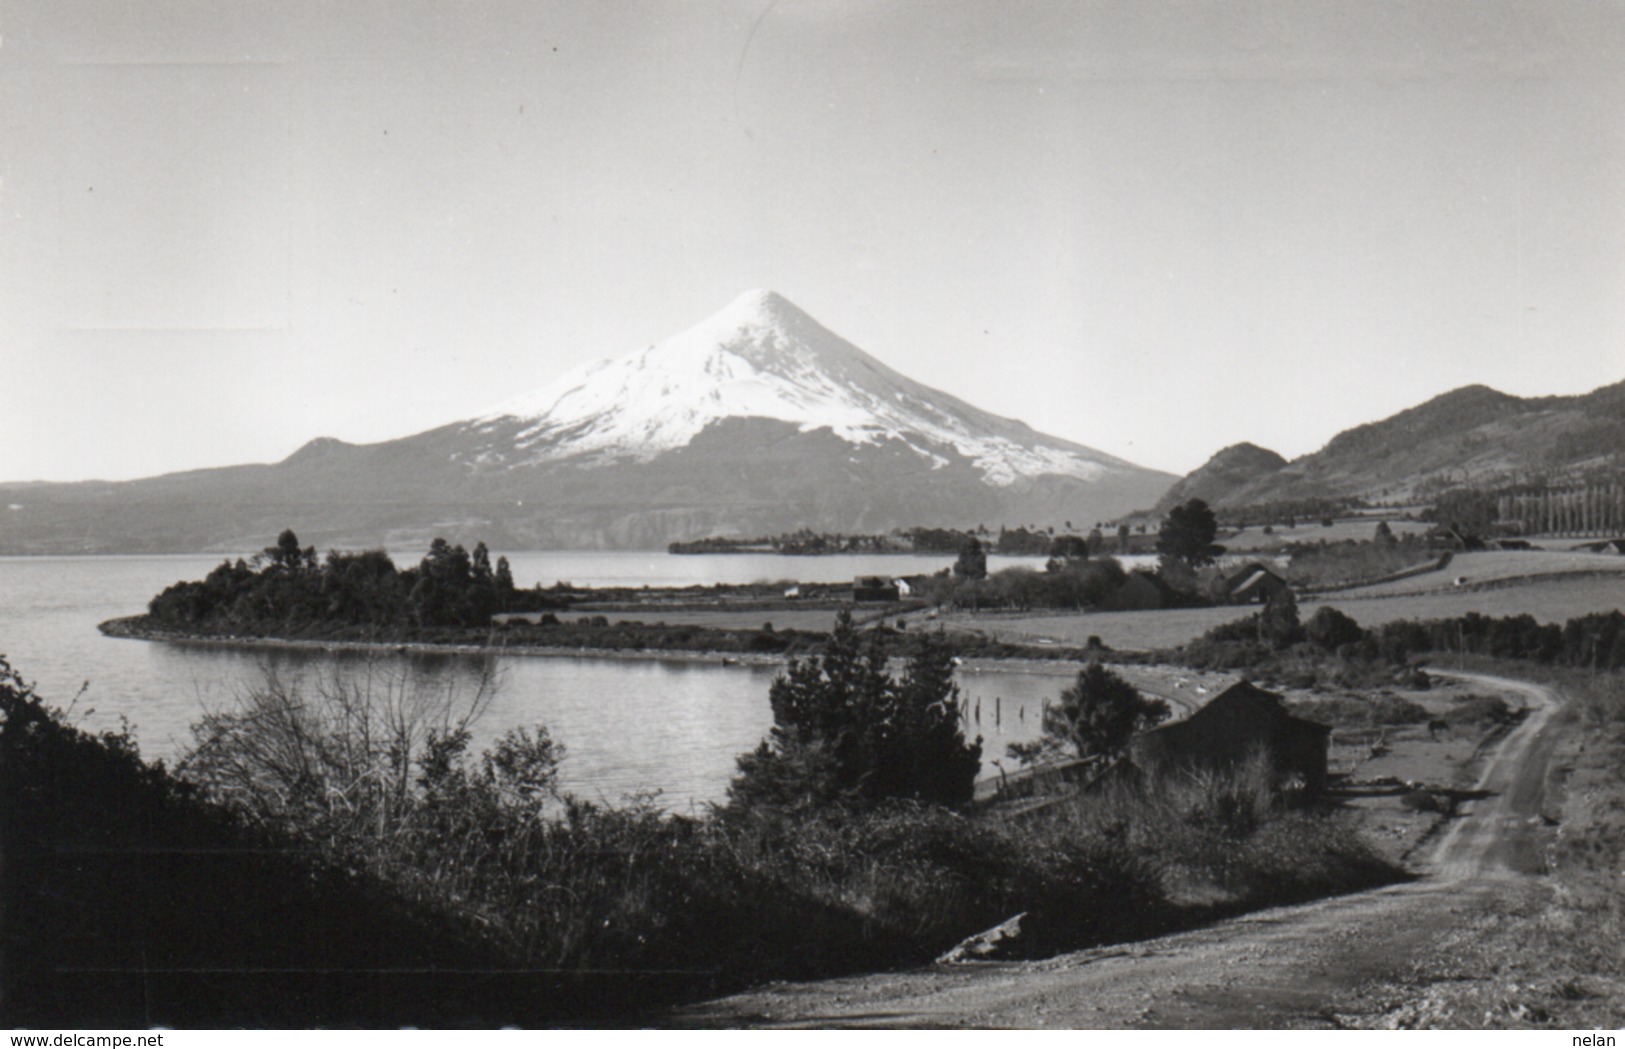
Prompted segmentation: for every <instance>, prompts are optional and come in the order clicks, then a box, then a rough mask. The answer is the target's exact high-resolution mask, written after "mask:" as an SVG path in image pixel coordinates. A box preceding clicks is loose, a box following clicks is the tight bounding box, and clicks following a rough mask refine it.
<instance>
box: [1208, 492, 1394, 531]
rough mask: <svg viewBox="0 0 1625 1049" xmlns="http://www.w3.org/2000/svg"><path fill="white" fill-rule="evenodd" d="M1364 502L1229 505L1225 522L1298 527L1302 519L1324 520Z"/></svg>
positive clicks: (1289, 501) (1235, 525)
mask: <svg viewBox="0 0 1625 1049" xmlns="http://www.w3.org/2000/svg"><path fill="white" fill-rule="evenodd" d="M1365 505H1366V504H1365V503H1364V502H1363V501H1362V500H1359V499H1283V500H1279V501H1276V502H1270V503H1257V504H1254V505H1252V506H1227V507H1225V509H1224V523H1225V524H1226V525H1228V526H1229V527H1232V528H1248V527H1252V526H1255V525H1285V526H1286V527H1287V528H1296V527H1298V523H1299V522H1300V521H1324V520H1326V519H1327V518H1336V517H1339V516H1341V515H1343V514H1345V513H1348V512H1349V511H1350V510H1356V509H1359V508H1361V507H1363V506H1365Z"/></svg>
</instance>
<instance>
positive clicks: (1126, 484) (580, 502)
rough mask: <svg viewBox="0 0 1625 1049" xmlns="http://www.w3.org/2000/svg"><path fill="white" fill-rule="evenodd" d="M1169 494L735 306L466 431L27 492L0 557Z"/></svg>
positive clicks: (950, 509) (946, 521)
mask: <svg viewBox="0 0 1625 1049" xmlns="http://www.w3.org/2000/svg"><path fill="white" fill-rule="evenodd" d="M1174 480H1175V478H1173V477H1171V476H1169V475H1167V474H1163V473H1159V472H1157V471H1154V470H1146V469H1142V468H1141V467H1137V466H1134V465H1132V464H1130V463H1126V462H1123V461H1122V460H1120V459H1114V458H1112V457H1111V456H1108V455H1104V454H1102V453H1100V452H1096V451H1092V450H1091V449H1088V448H1085V447H1083V446H1082V445H1078V444H1073V443H1072V442H1070V441H1063V440H1060V439H1059V438H1055V437H1047V436H1045V435H1043V434H1040V433H1036V432H1035V431H1033V430H1032V429H1031V428H1030V427H1028V426H1026V425H1025V424H1023V423H1020V422H1016V421H1015V420H1013V419H1005V418H1001V417H1000V416H997V415H993V414H991V413H989V412H984V411H982V410H980V409H978V408H974V407H972V406H971V405H968V404H966V403H965V402H964V401H961V400H960V399H959V398H957V397H952V396H950V395H948V394H946V393H943V392H941V391H939V390H933V389H931V388H930V387H927V386H923V385H921V384H920V383H917V382H914V381H913V380H911V379H909V378H907V377H905V376H903V375H900V374H898V373H897V372H895V371H893V370H892V369H890V368H888V367H886V366H885V365H884V364H881V363H880V362H879V361H877V360H875V359H874V358H873V357H870V356H869V355H868V354H866V353H864V352H863V351H862V350H860V349H858V348H857V347H856V346H853V345H852V344H851V343H849V342H847V341H846V340H845V339H842V338H841V337H839V336H838V335H835V334H833V333H831V332H830V331H828V330H827V329H825V328H824V327H823V326H821V325H820V324H818V322H817V321H814V320H813V319H812V318H811V317H809V316H807V315H806V314H805V313H803V312H801V311H800V310H798V309H797V308H796V307H794V306H792V305H791V304H790V303H789V302H787V301H785V300H784V299H783V298H781V297H780V296H778V295H775V294H773V293H772V292H765V291H753V292H747V293H746V294H744V295H742V296H740V297H739V298H738V299H736V300H734V302H732V303H731V304H729V305H728V306H727V307H726V308H725V309H723V310H722V311H721V312H720V313H718V314H716V315H715V316H713V317H711V318H710V319H708V320H706V321H703V322H701V323H700V324H697V325H695V326H694V327H692V328H690V329H688V330H687V331H685V332H682V333H681V334H679V335H675V336H673V337H672V338H669V339H666V340H665V341H663V342H660V343H657V344H655V345H653V346H650V347H647V348H646V349H642V350H639V351H637V352H635V353H633V354H631V355H629V356H627V357H623V358H621V359H619V360H614V361H608V362H604V363H600V364H594V365H591V366H590V367H586V368H582V369H579V370H577V371H575V372H573V373H571V374H569V375H566V376H564V377H563V378H561V379H559V380H558V381H556V382H554V383H553V384H552V385H550V386H548V387H546V388H545V389H542V390H539V391H537V392H536V393H533V394H529V395H527V396H524V397H519V398H516V399H514V400H511V401H509V402H507V403H506V404H503V405H501V406H499V407H498V408H496V409H495V410H494V411H491V412H488V413H486V414H484V415H481V416H479V417H477V418H474V419H467V420H463V421H460V422H453V423H448V424H447V425H444V426H439V427H436V428H434V429H432V430H426V431H424V432H422V433H417V434H412V435H410V436H407V437H401V438H397V439H395V440H392V441H381V442H379V443H377V444H366V445H355V444H347V443H345V442H343V441H335V440H332V439H326V438H317V439H316V440H314V441H312V442H310V443H309V444H307V445H306V446H305V447H304V448H302V449H300V450H299V451H297V452H295V453H294V454H293V455H291V456H289V457H288V458H287V459H285V460H284V461H282V462H280V463H275V464H270V465H250V466H233V467H222V468H220V469H217V470H202V471H193V472H190V473H185V474H173V475H167V476H164V477H155V478H149V479H146V480H142V481H131V482H125V483H123V484H114V485H101V486H97V485H89V486H86V485H62V486H50V491H45V490H42V489H35V488H31V489H29V490H28V492H27V499H26V504H27V506H26V510H25V511H18V512H14V513H12V514H10V515H9V516H8V518H7V521H6V523H7V525H8V529H9V530H8V531H7V532H6V533H5V534H4V535H0V544H3V543H5V542H10V543H11V549H13V550H14V551H26V552H47V551H56V552H68V551H72V552H89V551H103V550H124V551H134V550H206V549H223V550H245V549H257V548H258V547H261V546H264V545H265V544H266V543H267V542H269V541H270V539H271V538H273V537H275V536H276V535H278V534H279V533H280V532H281V531H282V529H284V528H293V529H294V530H295V531H296V532H297V533H298V534H299V537H300V538H301V539H303V540H304V541H306V542H310V543H315V544H317V545H319V546H322V547H324V548H325V547H338V548H341V549H359V548H363V547H366V546H382V545H388V546H391V547H401V548H408V549H410V548H418V549H421V548H422V546H423V545H424V544H426V543H427V542H428V541H429V540H430V539H432V538H434V537H436V536H441V537H444V538H446V539H449V540H452V541H454V542H462V543H465V544H468V545H472V544H473V543H475V542H479V541H482V540H483V541H484V542H486V543H487V544H489V545H490V546H491V547H492V548H493V549H502V548H506V549H508V550H562V549H580V548H584V547H586V548H618V549H631V550H658V549H662V548H664V547H665V546H666V544H667V543H669V542H671V541H672V540H675V539H698V538H702V537H705V536H759V535H774V534H779V533H784V532H793V531H797V530H800V529H812V530H814V531H818V532H839V533H846V534H853V533H858V534H864V533H876V532H887V531H890V530H892V529H894V528H911V527H942V528H974V527H976V526H978V525H987V526H989V527H992V528H997V527H999V526H1001V525H1010V526H1015V525H1022V526H1032V525H1037V526H1038V527H1041V528H1042V527H1053V528H1057V529H1060V528H1065V527H1068V522H1071V523H1072V525H1071V526H1072V527H1085V525H1084V524H1083V522H1089V523H1093V522H1095V521H1107V520H1110V519H1111V518H1113V517H1116V516H1118V515H1120V514H1124V513H1127V512H1129V511H1131V510H1134V509H1136V508H1138V507H1144V506H1150V505H1151V504H1152V503H1154V502H1156V500H1157V497H1158V496H1160V495H1161V494H1162V493H1163V492H1165V491H1166V490H1167V489H1168V486H1169V485H1171V484H1172V483H1173V482H1174ZM10 501H12V502H16V503H18V504H19V505H21V504H23V503H24V502H25V500H24V499H23V498H21V496H19V497H16V498H12V499H11V500H10ZM69 540H71V542H72V543H73V544H75V545H72V546H66V545H60V544H64V543H66V542H67V541H69ZM53 543H55V544H59V545H57V546H53V545H51V544H53Z"/></svg>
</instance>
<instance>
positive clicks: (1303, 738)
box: [1129, 681, 1331, 792]
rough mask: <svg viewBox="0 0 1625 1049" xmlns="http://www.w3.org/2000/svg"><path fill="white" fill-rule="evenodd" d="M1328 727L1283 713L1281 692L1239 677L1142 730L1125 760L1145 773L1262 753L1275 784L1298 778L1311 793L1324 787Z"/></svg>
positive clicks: (1236, 761)
mask: <svg viewBox="0 0 1625 1049" xmlns="http://www.w3.org/2000/svg"><path fill="white" fill-rule="evenodd" d="M1330 735H1331V729H1330V728H1329V727H1328V726H1326V725H1322V724H1320V723H1319V722H1317V721H1308V720H1305V719H1304V718H1299V717H1294V716H1292V715H1291V714H1289V713H1287V710H1286V706H1285V704H1283V703H1282V701H1281V697H1280V696H1279V695H1277V694H1276V693H1274V692H1267V691H1265V690H1264V689H1261V688H1259V687H1258V686H1256V685H1253V684H1251V683H1250V682H1246V681H1241V682H1238V683H1236V684H1234V685H1231V686H1230V687H1229V688H1227V689H1225V690H1224V691H1223V692H1221V693H1219V694H1218V695H1217V696H1214V697H1213V699H1211V700H1209V701H1208V703H1207V704H1206V705H1205V706H1203V707H1202V708H1201V709H1200V710H1198V711H1196V713H1194V714H1192V715H1191V716H1190V717H1188V718H1185V719H1184V720H1183V721H1175V722H1173V723H1171V724H1168V725H1163V726H1161V727H1159V728H1155V729H1152V730H1151V731H1149V732H1142V733H1141V734H1140V735H1138V736H1136V737H1134V739H1133V741H1132V742H1130V744H1129V760H1130V761H1131V762H1132V763H1133V765H1134V767H1135V768H1136V769H1138V770H1139V771H1140V772H1141V773H1143V774H1145V775H1148V776H1157V775H1162V774H1166V773H1168V772H1171V771H1175V770H1181V769H1184V770H1191V769H1207V770H1213V771H1221V770H1224V769H1227V768H1234V767H1237V766H1239V765H1241V764H1242V763H1244V762H1246V761H1247V760H1249V759H1250V758H1251V757H1252V755H1254V754H1263V755H1264V756H1265V758H1266V760H1268V761H1269V763H1270V765H1271V766H1272V767H1273V768H1274V771H1275V779H1276V782H1277V784H1281V783H1285V782H1287V781H1290V780H1300V781H1301V782H1302V783H1303V784H1304V786H1305V787H1306V788H1307V789H1308V790H1309V791H1311V792H1319V791H1321V790H1324V789H1325V787H1326V747H1327V741H1328V739H1329V737H1330Z"/></svg>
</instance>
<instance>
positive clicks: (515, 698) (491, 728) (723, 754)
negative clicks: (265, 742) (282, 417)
mask: <svg viewBox="0 0 1625 1049" xmlns="http://www.w3.org/2000/svg"><path fill="white" fill-rule="evenodd" d="M418 556H421V554H420V553H416V554H409V553H406V552H401V553H399V554H396V555H395V559H396V561H397V563H400V564H410V563H412V562H413V561H414V560H415V559H416V558H417V557H418ZM507 556H508V558H509V561H510V563H511V564H512V567H513V572H514V576H515V579H516V582H518V583H519V585H521V586H528V585H533V584H537V583H540V584H542V585H544V586H545V585H551V584H552V583H554V582H558V581H561V580H563V581H568V582H571V583H574V584H576V585H578V586H609V585H617V586H643V585H649V586H675V585H684V584H690V583H715V582H733V583H743V582H755V581H762V580H781V579H795V580H799V581H802V582H836V581H840V580H844V579H850V578H852V577H853V576H855V575H859V574H863V575H871V574H873V575H888V574H917V573H921V572H931V571H936V570H937V569H939V568H942V567H946V566H947V565H949V564H951V562H952V559H951V558H932V557H916V556H909V555H901V556H896V557H893V556H890V555H852V556H843V555H836V556H829V557H777V556H773V555H752V554H723V555H671V554H664V553H637V552H597V551H569V552H562V553H549V552H519V553H509V554H507ZM220 560H221V555H219V554H210V555H171V556H127V557H108V556H103V557H11V558H0V655H4V656H5V657H6V658H7V659H8V660H9V662H10V663H11V665H12V666H13V667H14V668H15V669H16V670H17V671H18V673H19V674H20V675H21V676H22V677H23V678H24V679H25V680H28V681H31V682H34V683H35V684H36V685H37V688H38V690H39V693H40V694H41V695H42V696H43V697H45V698H46V699H47V701H49V702H50V703H52V704H53V705H54V706H58V707H66V708H69V712H70V719H71V720H73V721H74V722H75V723H76V724H78V725H80V726H81V727H83V728H86V729H88V730H91V731H101V730H103V729H111V728H118V727H119V726H120V724H121V722H122V721H127V722H128V723H129V724H130V725H132V726H133V729H134V733H135V736H136V739H137V740H138V742H139V744H140V746H141V751H142V753H143V755H145V756H147V757H149V758H162V759H164V760H167V761H174V760H175V759H176V758H178V757H179V756H180V755H181V754H182V753H184V751H185V749H186V747H187V745H188V742H189V740H190V726H191V725H192V724H193V723H194V722H196V721H197V720H199V719H200V718H201V717H202V716H203V715H204V714H205V712H208V711H219V710H229V709H232V708H233V707H234V706H235V705H236V704H237V703H239V702H240V701H241V697H242V696H243V695H244V694H246V692H247V691H248V690H249V689H251V688H254V687H256V685H259V684H261V683H262V682H263V681H264V679H265V676H266V675H267V674H273V673H274V674H277V675H280V676H281V677H283V678H284V679H286V680H288V681H291V682H293V683H294V684H295V686H296V687H299V688H301V689H304V690H307V691H311V692H314V691H315V690H318V689H320V688H322V687H324V685H325V684H329V683H331V682H332V681H334V680H356V679H357V677H358V676H365V677H369V678H370V679H371V680H373V681H375V682H378V683H381V687H405V686H404V685H402V684H401V683H402V682H405V681H409V680H410V681H415V682H417V687H421V688H427V689H432V690H437V691H438V692H440V693H442V694H447V695H459V696H465V697H466V696H470V695H472V694H473V692H474V690H475V688H476V687H477V685H478V683H479V681H480V680H482V678H483V677H484V675H485V674H486V672H487V671H490V672H492V673H493V676H494V681H495V690H494V692H493V693H492V694H491V696H490V697H489V703H488V706H487V708H486V710H485V712H484V714H483V716H482V717H481V718H480V720H479V721H478V722H477V723H476V725H475V747H476V749H478V748H479V747H480V746H482V745H484V744H488V743H489V742H490V741H491V740H493V739H494V738H495V737H496V736H497V735H500V734H501V733H502V732H503V731H505V730H506V729H508V728H511V727H514V726H533V725H538V724H539V725H545V726H546V728H547V730H548V732H549V733H550V734H551V735H552V737H553V738H554V739H555V740H557V741H560V742H562V743H563V744H564V746H565V748H566V751H567V754H566V758H565V761H564V764H563V766H562V769H561V779H562V780H563V783H564V785H565V787H566V788H567V789H569V790H571V791H573V792H575V793H577V794H579V795H581V796H583V797H587V798H591V799H594V800H602V801H606V802H611V803H617V802H620V801H622V800H624V799H625V798H627V797H629V796H632V795H647V794H651V793H652V794H657V795H658V799H657V800H658V803H659V804H661V805H663V806H665V807H667V808H669V809H673V810H676V811H689V810H693V809H695V808H697V807H700V806H703V805H705V804H706V803H709V802H715V801H720V800H722V799H723V797H724V796H725V794H726V790H727V783H728V779H729V777H730V775H731V774H732V772H733V768H734V760H735V758H736V757H737V756H738V755H739V754H741V753H743V752H745V751H747V750H750V749H751V748H753V747H754V746H756V744H757V743H758V742H759V741H760V740H761V739H762V738H763V737H764V736H765V735H766V734H767V731H768V729H769V728H770V727H771V725H772V712H771V710H770V709H769V706H768V701H767V693H768V688H769V686H770V685H771V683H772V681H773V678H774V677H775V676H776V675H777V674H778V672H779V671H778V668H777V667H772V666H765V667H764V666H738V665H731V666H723V665H719V664H715V663H707V662H696V661H692V660H684V659H615V658H598V657H527V656H503V657H478V656H421V655H401V654H398V653H396V652H394V651H393V650H384V651H381V652H377V653H368V654H367V655H365V656H357V655H355V654H343V653H336V652H323V651H313V650H308V649H272V648H265V649H240V648H225V647H221V646H211V645H186V644H171V643H158V642H144V641H131V640H123V639H116V638H108V637H104V636H103V635H102V634H101V633H100V632H98V631H97V629H96V624H97V623H99V622H101V621H103V620H106V619H111V618H113V617H115V616H123V615H132V614H135V613H138V612H141V611H143V610H145V608H146V603H147V601H148V600H149V599H150V598H151V597H152V596H153V595H155V594H156V593H158V592H159V591H160V590H162V589H163V588H164V587H166V586H168V585H169V584H171V583H173V582H176V581H178V580H182V579H199V578H201V577H202V576H204V575H205V574H207V573H208V571H209V570H210V569H212V568H213V567H214V566H215V565H217V564H219V563H220ZM1034 563H1035V559H1016V558H990V566H989V567H990V568H993V569H995V570H997V569H998V568H1001V567H1006V566H1008V565H1010V564H1024V565H1031V564H1034ZM959 682H960V687H961V690H962V692H963V695H964V698H965V701H966V705H967V721H968V724H967V730H968V731H967V734H968V735H969V736H971V737H975V736H977V735H981V736H982V737H984V746H983V755H984V757H983V773H984V774H985V775H996V774H997V773H998V771H999V767H998V765H996V764H995V762H998V761H1003V762H1004V763H1005V764H1007V765H1010V764H1011V763H1009V762H1008V760H1007V759H1004V758H1003V755H1004V753H1005V746H1006V744H1008V743H1010V742H1014V741H1019V740H1026V739H1031V738H1034V737H1035V736H1036V735H1037V734H1038V721H1039V711H1040V709H1041V707H1042V704H1043V703H1044V702H1045V701H1046V700H1049V699H1052V698H1054V696H1056V695H1057V694H1058V693H1059V690H1060V688H1061V687H1062V686H1063V685H1064V684H1065V680H1064V679H1063V678H1058V677H1057V676H1055V673H1054V671H1053V670H1050V671H1045V670H1043V669H1034V670H1030V671H1028V670H1017V669H1009V668H1005V667H1000V668H998V669H976V668H962V670H961V672H960V673H959ZM1011 767H1013V765H1011Z"/></svg>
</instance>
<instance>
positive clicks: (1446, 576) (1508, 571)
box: [1339, 550, 1625, 615]
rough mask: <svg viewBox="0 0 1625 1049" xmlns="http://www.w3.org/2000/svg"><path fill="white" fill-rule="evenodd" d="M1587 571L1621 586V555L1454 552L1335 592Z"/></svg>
mask: <svg viewBox="0 0 1625 1049" xmlns="http://www.w3.org/2000/svg"><path fill="white" fill-rule="evenodd" d="M1588 574H1595V575H1602V576H1604V577H1605V581H1606V582H1608V583H1609V585H1612V586H1616V587H1618V586H1625V557H1620V556H1618V555H1616V554H1593V553H1588V552H1585V551H1574V550H1494V551H1481V552H1478V553H1470V554H1457V555H1456V556H1455V557H1454V558H1452V559H1451V561H1450V564H1448V565H1447V566H1445V568H1444V569H1443V570H1442V571H1437V572H1424V573H1422V574H1421V575H1414V576H1410V577H1409V578H1406V579H1399V580H1395V581H1394V582H1391V583H1378V584H1376V585H1374V586H1365V587H1357V588H1354V589H1351V590H1345V591H1343V592H1342V593H1341V594H1339V596H1340V597H1341V596H1352V597H1367V596H1387V595H1392V594H1416V593H1424V592H1427V591H1435V590H1448V589H1455V588H1456V586H1457V584H1456V580H1458V579H1460V580H1462V584H1461V585H1462V586H1465V587H1480V586H1483V585H1485V584H1489V583H1502V582H1505V581H1507V580H1513V579H1536V578H1539V579H1542V580H1545V579H1548V578H1551V577H1561V576H1576V575H1588ZM1607 577H1612V578H1611V579H1610V578H1607ZM1585 611H1595V610H1594V609H1585ZM1502 614H1503V615H1504V614H1506V611H1505V610H1503V612H1502ZM1576 614H1578V613H1576Z"/></svg>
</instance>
